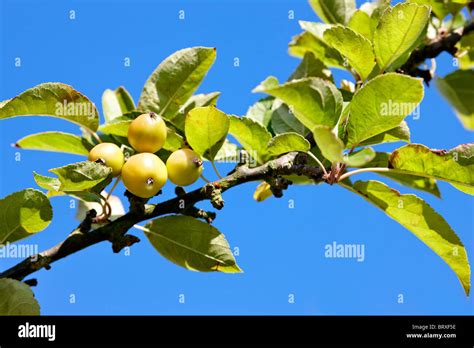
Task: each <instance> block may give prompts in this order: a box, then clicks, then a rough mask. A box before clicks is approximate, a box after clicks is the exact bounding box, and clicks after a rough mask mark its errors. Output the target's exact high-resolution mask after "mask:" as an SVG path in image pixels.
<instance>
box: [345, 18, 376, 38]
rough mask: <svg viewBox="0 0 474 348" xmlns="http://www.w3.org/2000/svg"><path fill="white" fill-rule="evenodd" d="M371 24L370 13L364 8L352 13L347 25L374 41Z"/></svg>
mask: <svg viewBox="0 0 474 348" xmlns="http://www.w3.org/2000/svg"><path fill="white" fill-rule="evenodd" d="M370 24H371V21H370V15H369V14H367V13H366V12H364V11H362V10H357V11H355V12H354V14H353V15H352V17H351V19H350V20H349V23H348V24H347V26H348V27H349V28H351V29H352V30H354V31H355V32H356V33H358V34H360V35H362V36H363V37H365V38H366V39H367V40H369V41H370V42H372V39H373V32H372V28H371V25H370Z"/></svg>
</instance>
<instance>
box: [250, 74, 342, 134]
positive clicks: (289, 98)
mask: <svg viewBox="0 0 474 348" xmlns="http://www.w3.org/2000/svg"><path fill="white" fill-rule="evenodd" d="M254 92H264V93H268V94H270V95H273V96H274V97H277V98H280V99H281V100H283V101H284V102H285V103H286V104H288V106H290V109H291V110H292V112H293V113H294V115H295V116H296V118H297V119H298V120H299V121H301V123H302V124H304V125H305V126H306V127H307V128H309V129H313V128H314V127H315V126H328V127H331V128H332V127H334V126H335V125H336V123H337V121H338V120H339V116H340V114H341V110H342V95H341V92H339V90H338V89H337V88H336V86H334V85H333V84H332V83H331V82H329V81H326V80H323V79H320V78H317V77H308V78H304V79H300V80H293V81H290V82H287V83H284V84H282V85H279V83H278V80H277V79H276V78H275V77H269V78H267V79H266V80H265V81H263V82H262V83H261V84H260V85H259V86H258V87H257V88H255V89H254Z"/></svg>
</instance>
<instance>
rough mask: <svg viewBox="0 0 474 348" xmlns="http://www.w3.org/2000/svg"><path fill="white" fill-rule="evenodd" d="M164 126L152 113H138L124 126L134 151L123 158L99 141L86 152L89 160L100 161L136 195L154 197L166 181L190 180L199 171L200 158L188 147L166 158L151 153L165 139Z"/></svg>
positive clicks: (181, 182) (184, 183) (180, 183)
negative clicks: (126, 126) (165, 159)
mask: <svg viewBox="0 0 474 348" xmlns="http://www.w3.org/2000/svg"><path fill="white" fill-rule="evenodd" d="M166 135H167V128H166V124H165V122H164V121H163V119H162V118H161V117H160V116H158V115H157V114H155V113H153V112H149V113H146V114H142V115H140V116H138V117H137V118H136V119H135V120H133V121H132V122H131V124H130V127H129V128H128V142H129V143H130V145H131V146H132V147H133V148H134V149H135V151H136V152H137V154H135V155H133V156H131V157H130V158H128V159H127V160H126V159H125V157H124V155H123V152H122V150H121V149H120V148H119V147H118V146H117V145H115V144H113V143H101V144H98V145H96V146H95V147H94V148H93V149H92V150H91V151H90V152H89V161H93V162H101V163H103V164H104V165H106V166H108V167H110V168H111V169H112V175H113V176H119V175H121V177H122V180H123V183H124V185H125V187H126V188H127V190H128V191H129V192H131V193H133V194H134V195H135V196H137V197H141V198H150V197H153V196H155V195H156V194H157V193H158V192H159V191H160V189H161V188H162V187H163V186H164V185H165V183H166V181H167V180H168V179H170V181H171V182H172V183H174V184H176V185H178V186H188V185H191V184H192V183H194V182H195V181H196V180H197V179H198V178H199V177H200V176H201V173H202V169H203V168H202V160H201V158H200V157H199V155H198V154H196V153H195V152H194V151H193V150H191V149H189V148H182V149H180V150H177V151H175V152H173V153H172V154H171V155H170V156H169V157H168V160H167V161H166V165H165V164H164V163H163V161H162V160H161V159H160V158H159V157H158V156H156V155H155V152H157V151H158V150H160V149H161V148H162V147H163V145H164V144H165V141H166Z"/></svg>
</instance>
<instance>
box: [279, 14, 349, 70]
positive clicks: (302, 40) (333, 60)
mask: <svg viewBox="0 0 474 348" xmlns="http://www.w3.org/2000/svg"><path fill="white" fill-rule="evenodd" d="M299 23H300V25H301V27H302V29H303V30H305V32H303V33H301V34H300V35H297V36H295V37H293V39H292V40H291V42H290V43H289V45H288V46H289V47H288V51H289V53H290V54H291V55H293V56H296V57H303V56H304V55H305V54H306V53H307V52H311V53H313V54H314V56H315V57H316V58H317V59H319V60H320V61H322V62H323V63H324V64H325V65H327V66H330V67H335V68H340V69H344V60H343V58H342V57H341V55H340V54H339V52H338V51H336V50H335V49H334V48H332V47H330V46H329V45H327V44H326V43H325V42H324V40H323V34H324V31H325V30H326V29H328V28H330V26H329V25H326V24H323V23H313V22H304V21H300V22H299Z"/></svg>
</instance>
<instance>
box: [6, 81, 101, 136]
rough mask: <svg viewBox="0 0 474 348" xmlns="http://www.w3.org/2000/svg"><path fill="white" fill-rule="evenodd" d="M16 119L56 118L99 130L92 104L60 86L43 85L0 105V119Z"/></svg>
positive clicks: (68, 88) (84, 97) (97, 118)
mask: <svg viewBox="0 0 474 348" xmlns="http://www.w3.org/2000/svg"><path fill="white" fill-rule="evenodd" d="M17 116H51V117H57V118H62V119H64V120H67V121H70V122H73V123H76V124H78V125H80V126H83V127H86V128H88V129H90V130H93V131H96V130H97V128H98V127H99V113H98V112H97V109H96V107H95V105H94V103H92V102H91V101H90V100H89V99H88V98H87V97H86V96H84V95H83V94H81V93H79V92H78V91H76V90H75V89H74V88H72V87H71V86H68V85H65V84H63V83H53V82H48V83H43V84H40V85H38V86H36V87H33V88H30V89H28V90H26V91H24V92H23V93H21V94H20V95H18V96H16V97H15V98H13V99H10V100H7V101H5V102H3V103H1V104H0V120H1V119H4V118H10V117H17Z"/></svg>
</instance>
